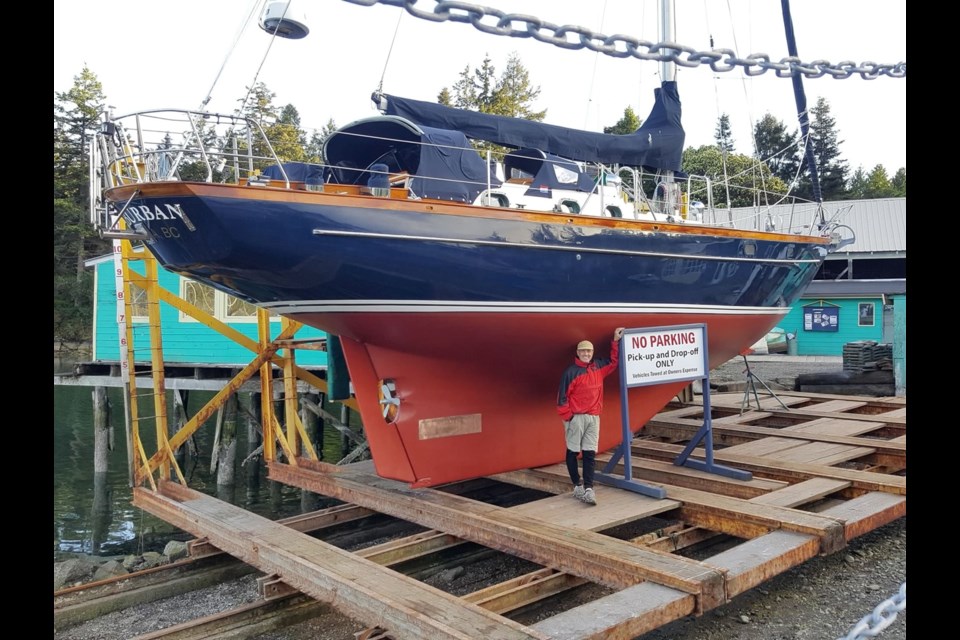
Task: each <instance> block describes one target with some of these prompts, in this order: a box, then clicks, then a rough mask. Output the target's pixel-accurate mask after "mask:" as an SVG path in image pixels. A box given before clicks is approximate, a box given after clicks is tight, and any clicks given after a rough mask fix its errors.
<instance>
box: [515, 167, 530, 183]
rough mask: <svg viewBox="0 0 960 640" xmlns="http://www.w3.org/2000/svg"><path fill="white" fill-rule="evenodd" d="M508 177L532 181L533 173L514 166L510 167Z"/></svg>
mask: <svg viewBox="0 0 960 640" xmlns="http://www.w3.org/2000/svg"><path fill="white" fill-rule="evenodd" d="M510 179H516V180H523V181H529V182H533V174H532V173H527V172H526V171H524V170H522V169H518V168H516V167H510Z"/></svg>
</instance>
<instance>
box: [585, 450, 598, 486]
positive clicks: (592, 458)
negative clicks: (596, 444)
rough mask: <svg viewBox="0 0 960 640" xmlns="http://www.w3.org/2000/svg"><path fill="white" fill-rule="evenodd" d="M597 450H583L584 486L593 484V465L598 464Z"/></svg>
mask: <svg viewBox="0 0 960 640" xmlns="http://www.w3.org/2000/svg"><path fill="white" fill-rule="evenodd" d="M596 455H597V452H596V451H587V450H586V449H584V451H583V488H584V489H589V488H590V487H592V486H593V467H594V465H595V464H596Z"/></svg>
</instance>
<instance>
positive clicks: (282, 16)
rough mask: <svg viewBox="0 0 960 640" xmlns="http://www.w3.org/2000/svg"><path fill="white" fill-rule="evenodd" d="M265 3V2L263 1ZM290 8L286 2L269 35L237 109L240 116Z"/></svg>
mask: <svg viewBox="0 0 960 640" xmlns="http://www.w3.org/2000/svg"><path fill="white" fill-rule="evenodd" d="M264 1H265V2H266V0H264ZM289 8H290V3H289V2H288V3H287V4H285V5H284V6H283V13H282V14H280V19H279V20H277V26H276V27H274V29H273V33H271V34H270V42H269V43H267V50H266V51H264V52H263V59H262V60H260V65H259V66H258V67H257V70H256V72H255V73H254V74H253V82H251V83H250V86H249V87H247V95H245V96H244V97H243V101H242V102H241V103H240V106H239V107H237V109H236V111H235V112H234V113H236V114H237V115H240V114H242V113H243V110H244V109H246V107H247V100H249V99H250V94H252V93H253V90H254V89H255V88H256V86H257V78H259V77H260V72H261V71H262V70H263V65H265V64H266V63H267V56H269V55H270V49H272V48H273V43H274V42H276V40H277V33H278V32H279V31H280V26H281V25H282V24H283V19H284V18H286V17H287V10H288V9H289Z"/></svg>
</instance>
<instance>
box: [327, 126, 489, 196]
mask: <svg viewBox="0 0 960 640" xmlns="http://www.w3.org/2000/svg"><path fill="white" fill-rule="evenodd" d="M323 155H324V157H325V158H326V160H327V164H329V165H330V166H331V167H332V169H331V172H332V179H333V180H335V181H337V182H340V183H343V184H366V182H367V179H368V177H369V173H368V172H367V171H366V170H367V168H368V167H370V165H372V164H376V163H382V164H385V165H387V168H388V170H389V171H390V173H400V172H403V171H406V172H409V173H410V175H411V176H413V175H415V176H416V177H415V178H413V179H412V182H411V184H410V190H411V191H412V192H413V193H414V194H416V195H417V196H420V197H422V198H440V199H443V200H457V201H460V202H473V201H474V200H475V199H476V197H477V196H478V195H479V194H480V192H481V191H483V190H484V189H486V187H487V165H486V162H484V160H483V159H482V158H481V157H480V155H479V154H478V153H477V152H476V151H475V150H474V148H473V146H472V145H471V144H470V141H469V140H467V137H466V136H465V135H463V134H462V133H460V132H459V131H448V130H444V129H438V128H435V127H430V126H418V125H416V124H414V123H412V122H410V121H408V120H406V119H404V118H398V117H396V116H376V117H373V118H365V119H363V120H357V121H356V122H352V123H350V124H348V125H346V126H344V127H342V128H341V129H338V130H337V131H335V132H334V133H332V134H330V137H329V138H327V140H326V142H325V143H324V146H323ZM490 180H491V186H499V185H500V180H498V179H497V178H496V176H491V178H490Z"/></svg>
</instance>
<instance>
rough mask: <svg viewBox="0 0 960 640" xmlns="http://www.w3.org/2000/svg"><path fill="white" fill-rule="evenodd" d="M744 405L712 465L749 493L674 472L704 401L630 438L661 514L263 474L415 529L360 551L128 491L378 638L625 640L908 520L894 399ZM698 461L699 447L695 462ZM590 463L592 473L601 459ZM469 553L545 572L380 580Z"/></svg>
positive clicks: (319, 473)
mask: <svg viewBox="0 0 960 640" xmlns="http://www.w3.org/2000/svg"><path fill="white" fill-rule="evenodd" d="M743 397H744V396H743V394H741V393H731V394H712V396H711V405H712V425H713V428H712V429H713V442H714V460H715V462H716V463H718V464H722V465H726V466H728V467H734V468H737V469H741V470H745V471H749V472H750V473H751V474H752V479H750V480H735V479H731V478H726V477H723V476H719V475H717V474H712V473H707V472H704V471H699V470H696V469H692V468H688V467H684V466H678V465H676V464H674V461H675V460H676V458H677V456H678V455H679V454H680V453H681V452H682V451H683V449H684V447H685V446H686V443H687V442H689V440H690V439H691V438H692V437H693V436H694V434H695V433H696V432H697V430H698V429H699V427H700V426H701V425H702V424H703V407H702V405H701V404H700V401H701V398H700V397H699V396H697V397H695V399H694V401H693V402H688V403H683V404H679V403H676V404H672V405H669V406H668V407H666V408H665V409H664V410H663V411H662V412H660V413H659V414H658V415H657V416H656V417H655V418H654V419H653V420H652V421H651V422H650V423H649V424H648V425H646V426H645V427H644V429H643V430H642V431H641V432H640V434H639V436H638V437H637V438H636V439H635V440H634V441H633V443H632V456H631V460H632V463H633V464H632V470H633V476H634V478H635V479H637V480H638V481H641V482H643V483H644V484H647V485H654V486H658V487H663V488H664V489H665V491H666V497H665V498H663V499H654V498H649V497H646V496H644V495H640V494H637V493H633V492H630V491H626V490H623V489H618V488H614V487H611V486H597V487H595V488H596V492H597V498H598V501H599V504H598V505H597V506H589V505H586V504H583V503H581V502H578V501H576V500H574V499H573V498H572V497H571V496H570V495H569V492H570V487H569V480H568V478H567V475H566V471H565V468H564V467H563V465H553V466H550V467H542V468H538V469H530V470H524V471H517V472H511V473H506V474H500V475H498V476H494V477H492V478H491V480H494V481H496V482H497V483H503V484H504V485H515V486H519V487H525V488H527V489H530V490H533V491H530V492H529V494H530V496H531V497H530V499H529V500H527V501H525V502H523V503H521V504H516V505H513V506H497V505H495V504H490V503H488V502H484V501H482V500H477V499H473V498H468V497H464V496H462V495H458V494H457V493H456V492H453V491H448V490H445V488H444V487H438V488H433V489H411V488H410V487H409V486H408V485H406V484H404V483H399V482H396V481H392V480H386V479H384V478H381V477H379V476H377V475H376V473H375V472H374V469H373V466H372V463H370V462H362V463H356V464H350V465H344V466H333V465H327V464H324V463H318V462H312V461H309V460H305V459H298V460H297V461H296V464H295V465H294V464H284V463H271V464H270V465H269V477H270V478H271V479H273V480H276V481H279V482H282V483H285V484H288V485H291V486H297V487H301V488H303V489H307V490H309V491H313V492H316V493H320V494H323V495H326V496H330V497H334V498H337V499H339V500H342V501H343V502H345V503H349V504H350V505H355V506H356V507H359V508H361V509H364V510H369V511H372V512H377V513H382V514H387V515H390V516H394V517H395V518H398V519H401V520H404V521H407V522H412V523H416V524H417V525H420V526H421V527H424V528H426V529H427V531H426V532H424V533H419V534H417V535H415V536H410V537H408V538H404V539H402V540H396V541H393V542H391V543H389V544H386V545H381V546H380V547H378V548H376V549H367V550H364V551H363V552H357V553H351V552H348V551H345V550H343V549H340V548H338V547H336V546H333V545H332V544H329V543H327V542H324V541H322V540H319V539H317V538H316V537H313V536H311V535H309V534H307V533H304V532H302V531H303V529H302V528H298V527H296V526H292V525H291V524H290V523H281V522H273V521H270V520H268V519H266V518H263V517H261V516H257V515H255V514H252V513H250V512H247V511H244V510H243V509H241V508H239V507H235V506H232V505H230V504H227V503H224V502H222V501H219V500H217V499H215V498H212V497H210V496H207V495H204V494H202V493H199V492H197V491H194V490H192V489H189V488H187V487H183V486H181V485H179V484H175V483H172V482H165V483H161V484H160V486H159V487H158V490H157V491H151V490H149V489H144V488H137V489H135V490H134V504H135V505H136V506H138V507H141V508H143V509H145V510H147V511H149V512H150V513H153V514H154V515H156V516H158V517H160V518H162V519H164V520H166V521H168V522H170V523H171V524H173V525H175V526H177V527H179V528H180V529H182V530H184V531H188V532H190V533H191V534H193V535H195V536H197V537H198V538H202V539H204V540H206V541H207V543H208V544H209V545H212V546H213V547H216V548H218V549H221V550H222V551H224V552H226V553H228V554H230V555H232V556H234V557H236V558H238V559H239V560H241V561H243V562H244V563H247V564H248V565H251V566H253V567H256V568H257V569H259V570H260V571H262V572H263V573H264V574H266V575H267V576H270V578H271V581H272V583H273V584H274V588H275V589H279V590H280V591H292V590H296V591H299V592H301V593H303V594H306V595H308V596H310V597H312V598H314V599H315V600H318V601H321V602H326V603H329V604H331V605H333V606H334V607H335V608H337V609H338V610H340V611H342V612H344V613H346V614H347V615H350V616H351V617H353V618H356V619H358V620H362V621H364V622H365V623H366V624H369V625H370V628H371V629H378V630H380V632H381V637H392V638H397V639H400V638H424V637H430V638H431V639H432V638H461V639H463V638H470V639H474V638H479V637H484V638H491V639H494V638H564V639H570V640H574V639H577V640H580V639H583V638H633V637H635V636H637V635H640V634H642V633H646V632H648V631H651V630H653V629H656V628H658V627H661V626H663V625H665V624H667V623H669V622H672V621H674V620H678V619H680V618H683V617H686V616H689V615H695V616H698V615H702V614H703V613H705V612H707V611H710V610H711V609H714V608H716V607H718V606H720V605H723V604H725V603H727V602H729V601H730V600H731V599H732V598H734V597H736V596H737V595H739V594H742V593H744V592H746V591H748V590H750V589H753V588H755V587H756V586H757V585H759V584H761V583H763V582H764V581H766V580H768V579H770V578H772V577H774V576H776V575H778V574H781V573H783V572H785V571H787V570H788V569H791V568H793V567H796V566H798V565H801V564H803V563H804V562H806V561H808V560H810V559H811V558H814V557H816V556H818V555H826V554H832V553H835V552H837V551H840V550H841V549H843V548H844V547H845V546H846V544H847V543H848V542H849V541H850V540H852V539H854V538H856V537H858V536H861V535H863V534H865V533H867V532H870V531H872V530H874V529H876V528H878V527H880V526H882V525H884V524H887V523H889V522H892V521H894V520H896V519H898V518H901V517H905V516H906V401H905V399H903V398H861V397H851V396H833V395H824V394H810V393H795V392H782V393H778V397H777V398H774V397H770V396H765V397H764V396H762V397H761V403H760V405H761V406H760V407H759V409H758V408H757V407H753V409H752V410H749V411H742V402H743ZM781 403H782V404H781ZM782 405H786V406H787V408H786V409H785V408H784V407H783V406H782ZM702 456H703V450H702V447H701V448H698V449H695V450H694V452H693V455H692V457H693V458H702ZM598 459H599V460H598V465H599V466H600V468H602V465H603V464H604V463H605V462H606V461H607V460H608V459H609V454H606V455H600V456H598ZM620 473H621V474H622V469H621V470H620ZM625 530H630V531H631V533H628V534H624V533H623V531H625ZM618 536H619V537H618ZM465 541H466V542H472V543H475V544H477V545H481V546H482V547H486V548H489V549H493V550H496V551H499V552H503V553H507V554H510V555H512V556H516V557H518V558H522V559H524V560H527V561H529V562H531V563H535V564H536V565H538V566H539V567H540V569H538V570H536V571H534V572H532V573H529V574H526V575H523V576H517V577H508V578H506V579H505V580H504V581H503V582H502V583H500V584H498V585H494V586H492V587H490V588H486V589H483V590H482V591H478V592H474V593H471V594H466V595H460V596H456V595H452V594H450V593H447V592H445V591H443V590H441V589H438V588H436V587H433V586H430V585H428V584H426V583H425V582H422V581H420V580H418V579H416V578H413V577H410V576H408V575H405V574H404V573H402V572H399V571H397V570H395V569H393V568H390V567H393V566H396V565H397V564H398V563H400V562H402V561H404V560H409V559H411V558H424V557H426V558H429V557H430V554H433V553H439V552H441V551H442V550H443V549H447V548H450V547H451V546H454V545H457V544H463V543H464V542H465ZM711 545H712V546H711ZM589 583H593V584H596V585H600V586H602V587H603V594H602V595H599V596H598V597H596V598H595V599H593V600H590V601H588V602H586V603H583V602H580V603H577V604H575V605H572V606H571V607H570V608H569V609H566V610H564V611H562V612H560V613H558V614H556V615H552V616H551V617H548V618H546V619H542V620H540V621H539V622H536V623H534V624H531V625H529V626H526V625H524V624H521V623H520V622H517V621H515V620H514V619H512V618H511V614H512V612H515V611H517V610H519V609H521V608H522V607H525V606H529V605H530V604H531V603H536V602H542V601H544V600H546V599H548V598H561V597H562V594H564V593H566V592H569V591H570V590H571V589H573V588H576V587H579V586H582V585H586V584H589ZM369 637H374V636H373V635H369Z"/></svg>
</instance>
